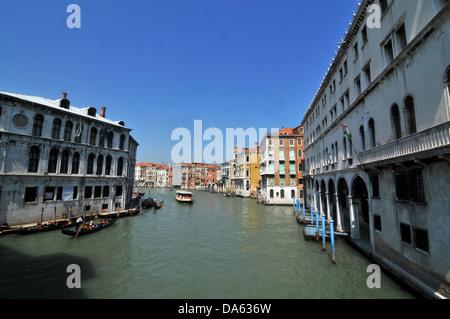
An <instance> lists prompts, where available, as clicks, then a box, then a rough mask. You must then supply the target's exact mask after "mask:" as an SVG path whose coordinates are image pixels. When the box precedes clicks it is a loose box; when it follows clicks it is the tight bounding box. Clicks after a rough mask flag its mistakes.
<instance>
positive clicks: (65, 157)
mask: <svg viewBox="0 0 450 319" xmlns="http://www.w3.org/2000/svg"><path fill="white" fill-rule="evenodd" d="M68 171H69V151H67V150H64V151H63V152H62V154H61V168H60V169H59V172H60V173H62V174H67V172H68Z"/></svg>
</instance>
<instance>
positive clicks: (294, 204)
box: [293, 198, 295, 214]
mask: <svg viewBox="0 0 450 319" xmlns="http://www.w3.org/2000/svg"><path fill="white" fill-rule="evenodd" d="M293 206H294V214H295V198H294V199H293Z"/></svg>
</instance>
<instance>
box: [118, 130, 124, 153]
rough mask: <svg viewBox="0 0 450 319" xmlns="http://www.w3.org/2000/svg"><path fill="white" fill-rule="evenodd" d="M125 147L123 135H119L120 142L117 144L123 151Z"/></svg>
mask: <svg viewBox="0 0 450 319" xmlns="http://www.w3.org/2000/svg"><path fill="white" fill-rule="evenodd" d="M124 148H125V135H123V134H122V135H120V144H119V149H121V150H122V151H123V149H124Z"/></svg>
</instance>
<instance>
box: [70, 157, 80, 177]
mask: <svg viewBox="0 0 450 319" xmlns="http://www.w3.org/2000/svg"><path fill="white" fill-rule="evenodd" d="M79 170H80V153H74V154H73V157H72V171H71V173H72V174H78V171H79Z"/></svg>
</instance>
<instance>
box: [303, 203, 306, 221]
mask: <svg viewBox="0 0 450 319" xmlns="http://www.w3.org/2000/svg"><path fill="white" fill-rule="evenodd" d="M303 220H306V210H305V201H303Z"/></svg>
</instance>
